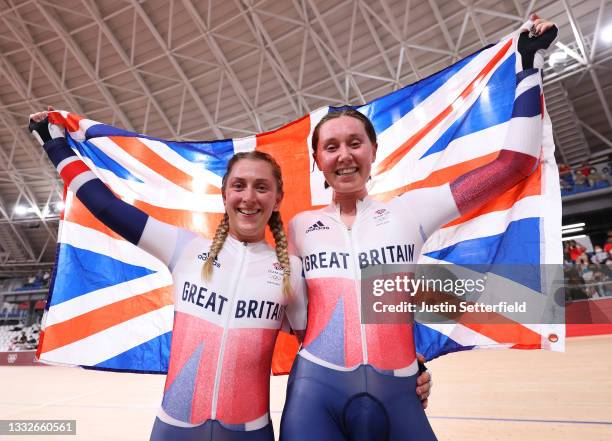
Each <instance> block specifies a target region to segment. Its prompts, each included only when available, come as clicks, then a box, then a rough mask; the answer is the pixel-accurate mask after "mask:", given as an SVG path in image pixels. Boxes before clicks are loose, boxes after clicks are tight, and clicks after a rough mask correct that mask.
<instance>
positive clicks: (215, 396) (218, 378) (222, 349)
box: [210, 242, 248, 420]
mask: <svg viewBox="0 0 612 441" xmlns="http://www.w3.org/2000/svg"><path fill="white" fill-rule="evenodd" d="M243 245H244V246H243V247H242V249H241V250H240V262H239V264H238V272H237V273H236V278H235V279H234V284H233V286H232V289H231V290H230V294H231V296H230V303H229V305H228V306H229V314H227V318H226V319H225V324H224V325H223V335H222V336H221V346H220V347H219V358H218V359H217V372H216V373H215V384H214V385H213V397H212V407H211V410H212V414H211V417H210V418H211V419H213V420H216V419H217V403H218V401H219V382H220V381H221V369H222V367H223V355H224V354H225V342H226V340H227V334H228V331H229V322H230V320H231V319H232V314H233V312H234V303H235V302H236V294H237V293H236V291H237V290H238V282H239V281H240V278H241V277H240V276H242V272H243V271H244V258H245V257H246V255H247V251H248V248H247V245H248V244H247V243H246V242H243Z"/></svg>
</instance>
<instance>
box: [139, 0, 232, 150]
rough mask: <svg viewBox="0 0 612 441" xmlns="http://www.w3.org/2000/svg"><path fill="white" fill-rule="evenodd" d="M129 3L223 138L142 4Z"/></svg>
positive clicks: (205, 115) (210, 124) (211, 124)
mask: <svg viewBox="0 0 612 441" xmlns="http://www.w3.org/2000/svg"><path fill="white" fill-rule="evenodd" d="M131 4H132V6H133V7H134V10H135V11H136V12H137V13H138V16H139V17H140V19H141V20H142V21H143V22H144V24H145V25H146V26H147V28H148V29H149V32H151V35H153V37H154V38H155V40H156V41H157V44H158V45H159V47H160V48H161V50H162V51H163V52H164V54H166V57H167V58H168V61H170V64H172V67H174V70H175V71H176V73H177V74H178V75H179V77H180V78H181V80H182V81H183V84H184V85H185V87H186V88H187V90H188V91H189V95H191V98H192V99H193V100H194V102H195V103H196V105H197V106H198V109H199V110H200V112H202V115H203V116H204V118H205V119H206V121H207V122H208V125H209V127H210V129H211V130H212V131H213V133H214V134H215V135H216V136H217V138H219V139H222V138H224V135H223V132H221V130H219V128H218V127H217V125H216V124H215V121H214V120H213V117H212V115H211V113H210V111H209V110H208V107H206V104H204V101H202V98H201V97H200V95H198V93H197V91H196V90H195V88H194V87H193V85H192V84H191V82H190V81H189V78H188V77H187V74H185V71H184V70H183V68H182V67H181V66H180V65H179V64H178V62H177V61H176V59H175V58H174V55H173V54H172V52H171V51H170V49H169V47H168V44H167V43H166V41H164V39H163V38H162V36H161V35H160V33H159V31H158V30H157V28H156V27H155V25H153V22H152V21H151V19H150V18H149V16H148V15H147V13H146V12H145V11H144V9H143V8H142V6H141V5H140V3H139V2H138V1H137V0H131Z"/></svg>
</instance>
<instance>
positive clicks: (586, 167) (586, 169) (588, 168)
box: [576, 162, 591, 178]
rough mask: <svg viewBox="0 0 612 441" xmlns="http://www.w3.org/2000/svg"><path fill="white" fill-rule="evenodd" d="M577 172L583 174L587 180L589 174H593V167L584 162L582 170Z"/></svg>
mask: <svg viewBox="0 0 612 441" xmlns="http://www.w3.org/2000/svg"><path fill="white" fill-rule="evenodd" d="M577 172H581V173H582V176H584V177H585V178H588V177H589V173H590V172H591V166H590V165H589V164H587V163H586V162H583V163H582V165H581V166H580V168H579V169H578V170H576V173H577Z"/></svg>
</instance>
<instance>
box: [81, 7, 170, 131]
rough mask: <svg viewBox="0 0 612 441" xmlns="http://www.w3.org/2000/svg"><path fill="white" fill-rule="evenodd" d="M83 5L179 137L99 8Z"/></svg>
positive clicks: (165, 121)
mask: <svg viewBox="0 0 612 441" xmlns="http://www.w3.org/2000/svg"><path fill="white" fill-rule="evenodd" d="M83 4H84V5H85V8H86V9H87V10H88V12H89V13H90V14H91V15H92V16H93V19H94V21H95V22H96V23H97V24H98V27H99V28H100V30H101V31H102V33H103V34H104V36H105V37H106V38H107V39H108V41H109V42H110V43H111V45H112V46H113V48H114V49H115V52H116V53H117V54H118V55H119V57H120V58H121V61H123V63H124V64H125V65H126V66H127V67H128V69H129V71H130V72H131V73H132V74H133V76H134V79H135V80H136V82H137V83H138V85H139V86H140V88H141V89H142V91H143V92H144V95H145V96H147V97H148V98H149V102H150V103H151V104H153V107H154V108H155V110H156V111H157V113H158V114H159V116H160V117H161V119H162V121H163V122H164V124H166V127H168V130H170V133H171V134H172V136H173V137H175V138H176V137H178V134H177V132H176V129H175V127H174V125H173V124H172V123H171V122H170V120H169V119H168V116H167V115H166V113H165V112H164V110H163V109H162V108H161V105H160V104H159V101H157V100H156V99H155V96H154V94H153V92H152V91H151V89H149V86H147V83H145V81H144V79H143V78H142V75H140V73H139V72H138V70H137V69H136V68H135V67H134V66H133V63H132V62H131V60H130V58H129V57H128V55H127V53H126V52H125V50H124V49H123V47H122V46H121V44H120V43H119V40H117V38H116V37H115V35H114V34H113V33H112V32H111V30H110V28H109V27H108V25H107V24H106V22H105V21H104V20H102V15H101V14H100V10H99V9H98V6H97V5H96V4H95V3H94V2H93V1H92V0H83Z"/></svg>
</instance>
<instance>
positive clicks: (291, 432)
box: [281, 70, 541, 441]
mask: <svg viewBox="0 0 612 441" xmlns="http://www.w3.org/2000/svg"><path fill="white" fill-rule="evenodd" d="M517 79H518V80H519V85H518V87H517V91H516V94H517V95H516V96H517V97H518V98H517V99H516V100H515V106H514V113H513V118H512V119H511V122H510V128H509V133H512V134H514V135H512V136H514V137H518V138H519V141H517V140H510V141H508V144H507V145H508V150H507V151H506V153H507V154H505V155H504V156H503V157H504V158H505V159H504V160H503V161H499V164H497V163H496V164H493V165H492V166H491V167H489V168H482V169H481V170H480V171H479V169H477V170H476V171H475V172H470V173H468V174H466V175H464V176H462V177H460V178H458V179H457V180H455V181H453V182H451V183H450V184H445V185H442V186H439V187H432V188H423V189H419V190H414V191H411V192H409V193H405V194H403V195H401V196H398V197H396V198H394V199H392V200H390V201H389V202H386V203H385V202H380V201H376V200H374V199H371V198H369V197H365V198H364V199H363V200H360V201H357V206H356V217H355V219H354V223H353V225H352V227H350V228H349V227H347V226H346V225H345V224H344V223H343V222H342V220H341V217H340V212H339V208H338V207H337V206H336V205H330V206H328V207H325V208H322V209H320V210H316V211H308V212H305V213H301V214H299V215H298V216H296V217H295V218H294V219H293V220H292V222H291V224H290V226H289V232H290V235H289V240H290V248H291V252H292V254H295V255H297V256H299V257H300V258H301V259H302V269H303V273H304V276H305V278H306V282H307V286H308V327H307V329H306V336H305V339H304V344H303V348H302V350H301V351H300V352H299V355H298V357H297V360H296V362H295V364H294V366H293V369H292V372H291V376H290V378H289V384H288V389H287V401H286V404H285V409H284V411H283V419H282V422H281V441H298V440H302V439H325V440H331V441H336V440H339V441H340V440H352V441H355V440H364V441H365V440H388V441H400V440H401V441H404V440H432V439H435V435H434V433H433V431H432V430H431V427H430V425H429V422H428V421H427V418H426V416H425V413H424V411H423V408H422V406H421V403H420V401H419V399H418V397H417V395H416V393H415V383H416V377H417V375H418V367H417V361H416V355H415V348H414V339H413V328H412V325H411V324H408V323H406V324H363V323H362V319H361V295H360V294H361V293H360V291H361V286H360V279H361V274H360V270H361V269H363V268H365V267H367V266H369V265H382V264H393V263H399V264H411V263H416V261H417V260H418V258H419V255H420V253H421V248H422V246H423V244H424V243H425V241H426V240H427V239H428V237H429V236H430V235H431V234H432V233H433V232H434V231H435V230H437V229H439V228H440V227H441V226H442V225H444V224H445V223H447V222H449V221H450V220H452V219H454V218H456V217H457V216H459V215H460V214H465V211H469V210H471V209H472V208H473V206H474V200H475V199H476V200H478V201H479V202H480V201H486V200H487V196H488V195H487V194H486V193H487V192H485V191H483V188H485V189H486V188H488V189H491V188H496V187H502V186H503V184H504V183H505V182H506V181H507V182H511V183H510V184H509V185H510V186H512V185H514V182H517V180H520V179H521V178H522V177H524V176H526V175H528V174H529V173H530V172H531V171H532V170H533V165H534V164H535V163H536V161H537V152H539V147H540V140H541V115H540V110H539V109H540V86H539V80H540V78H539V72H538V71H537V70H531V71H523V72H521V73H520V74H519V75H518V76H517ZM519 130H520V133H522V136H521V135H516V133H517V132H519ZM517 143H518V145H517ZM500 157H502V155H500ZM507 158H511V163H510V164H508V163H506V162H504V161H506V160H507ZM482 172H486V173H482ZM488 192H489V193H492V191H491V190H489V191H488ZM466 207H467V208H466Z"/></svg>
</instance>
